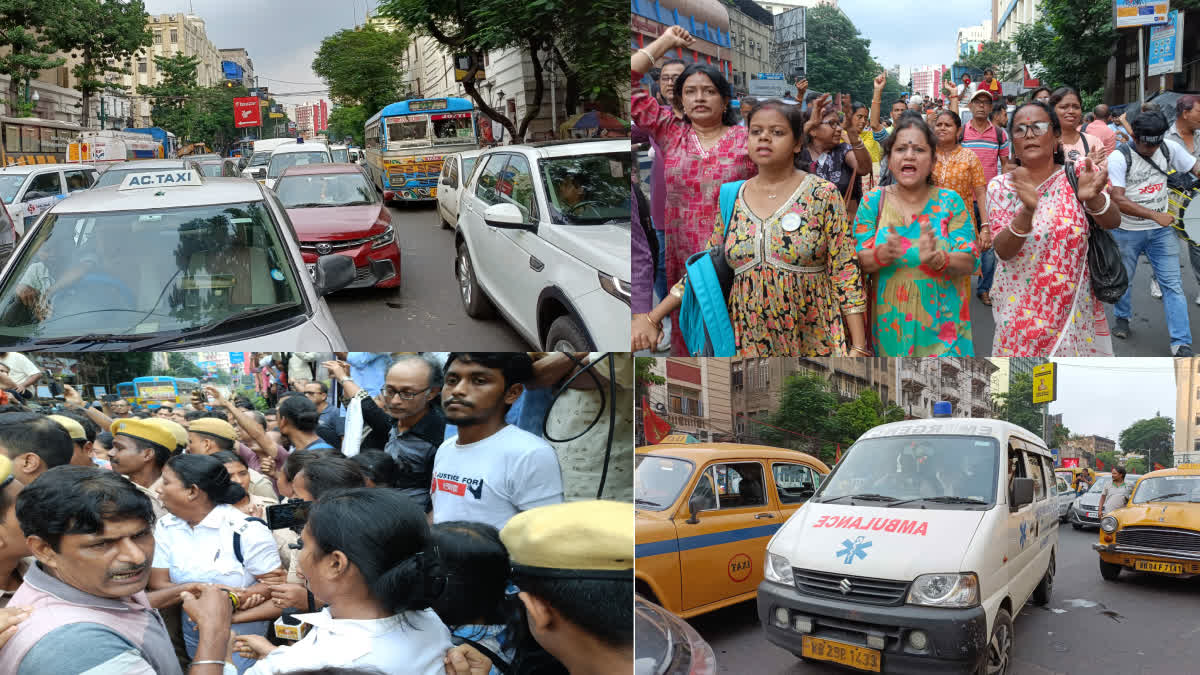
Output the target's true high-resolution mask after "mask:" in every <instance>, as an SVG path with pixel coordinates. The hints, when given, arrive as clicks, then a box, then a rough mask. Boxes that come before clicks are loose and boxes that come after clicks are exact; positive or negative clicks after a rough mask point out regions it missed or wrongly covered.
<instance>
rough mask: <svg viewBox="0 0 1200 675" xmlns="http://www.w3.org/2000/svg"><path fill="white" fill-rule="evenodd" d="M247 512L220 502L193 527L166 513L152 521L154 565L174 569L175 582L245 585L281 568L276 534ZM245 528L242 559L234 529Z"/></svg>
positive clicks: (253, 582)
mask: <svg viewBox="0 0 1200 675" xmlns="http://www.w3.org/2000/svg"><path fill="white" fill-rule="evenodd" d="M247 517H248V516H246V514H244V513H242V512H241V511H238V510H237V509H236V508H234V507H233V506H231V505H229V504H219V505H217V506H215V507H213V510H212V511H209V512H208V515H207V516H205V517H204V519H203V520H201V521H200V522H199V523H196V526H195V527H191V526H189V525H188V524H187V523H186V522H185V521H183V520H182V519H180V518H178V517H176V516H173V515H171V514H167V515H165V516H163V518H162V519H161V520H159V521H158V522H157V523H155V525H154V562H153V566H154V567H156V568H165V569H168V570H170V572H171V583H173V584H183V583H189V582H194V581H195V582H202V583H213V584H228V585H230V586H233V587H235V588H244V587H246V586H252V585H254V584H255V583H256V577H258V576H259V575H263V574H266V573H267V572H270V571H271V570H274V569H279V568H280V567H282V566H283V563H282V562H281V561H280V559H279V551H278V550H277V549H276V544H275V537H273V536H272V535H271V531H270V530H268V529H267V526H266V525H264V524H262V523H261V522H258V521H250V522H247V521H246V518H247ZM243 526H244V529H242V532H241V535H242V536H241V549H242V561H243V562H240V563H239V562H238V561H237V556H236V555H235V554H234V551H233V533H234V530H235V529H239V528H243Z"/></svg>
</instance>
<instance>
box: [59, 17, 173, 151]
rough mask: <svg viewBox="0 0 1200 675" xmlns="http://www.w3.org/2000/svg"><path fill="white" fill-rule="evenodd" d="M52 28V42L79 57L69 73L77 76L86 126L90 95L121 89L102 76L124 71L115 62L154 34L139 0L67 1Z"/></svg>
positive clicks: (128, 54) (138, 48) (138, 47)
mask: <svg viewBox="0 0 1200 675" xmlns="http://www.w3.org/2000/svg"><path fill="white" fill-rule="evenodd" d="M54 28H55V30H54V31H52V32H51V33H50V36H51V39H52V41H53V44H54V45H55V46H56V47H57V48H58V49H60V50H63V51H70V52H72V53H74V54H76V55H77V56H79V57H80V58H82V61H81V62H80V63H78V64H76V65H75V66H74V67H73V68H72V69H71V73H72V74H73V75H74V76H75V77H76V78H77V80H78V84H76V85H75V86H76V88H77V89H79V92H80V93H81V94H82V96H83V126H85V127H86V126H87V125H88V112H89V110H88V108H89V105H90V104H89V101H90V100H91V97H92V96H93V95H95V94H97V93H100V92H104V91H117V92H124V87H122V86H121V85H119V84H115V83H114V84H110V83H108V82H106V81H105V76H106V75H109V74H124V73H127V72H128V71H126V70H125V68H123V67H122V66H121V65H119V64H123V63H125V62H127V61H128V59H129V57H131V56H133V55H134V54H135V53H136V52H138V51H139V50H141V49H142V48H144V47H149V46H150V44H151V42H152V41H153V37H154V36H153V34H152V33H151V31H150V30H149V28H147V26H146V6H145V4H144V3H143V2H142V0H130V1H129V2H102V1H101V0H71V2H69V3H66V4H65V6H64V7H63V8H62V12H61V13H60V14H59V16H58V17H57V19H56V20H55V23H54ZM110 61H111V63H110Z"/></svg>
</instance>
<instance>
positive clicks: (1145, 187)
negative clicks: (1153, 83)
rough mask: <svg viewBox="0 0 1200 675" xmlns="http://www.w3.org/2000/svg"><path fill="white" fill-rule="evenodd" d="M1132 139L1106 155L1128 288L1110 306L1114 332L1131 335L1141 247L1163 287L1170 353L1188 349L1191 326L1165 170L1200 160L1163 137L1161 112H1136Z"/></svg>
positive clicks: (1191, 166)
mask: <svg viewBox="0 0 1200 675" xmlns="http://www.w3.org/2000/svg"><path fill="white" fill-rule="evenodd" d="M1132 130H1133V135H1134V144H1133V145H1132V146H1131V145H1124V146H1122V147H1121V148H1120V149H1119V150H1118V151H1117V152H1114V153H1113V154H1112V156H1110V157H1109V160H1108V176H1109V179H1110V180H1111V181H1112V199H1113V202H1114V203H1115V204H1116V205H1117V207H1118V208H1119V209H1120V210H1121V227H1120V228H1119V229H1116V230H1113V232H1112V234H1113V238H1114V239H1116V241H1117V245H1118V246H1120V248H1121V257H1122V259H1123V260H1124V262H1125V272H1126V274H1127V275H1128V276H1129V288H1127V289H1126V290H1125V295H1123V296H1121V299H1120V300H1119V301H1117V304H1116V305H1115V306H1114V307H1113V315H1114V316H1115V317H1116V325H1115V326H1114V327H1113V335H1114V336H1116V337H1118V338H1122V339H1124V338H1127V337H1129V333H1130V328H1129V319H1130V317H1132V316H1133V306H1132V299H1131V298H1132V291H1133V281H1134V279H1133V278H1134V273H1135V272H1136V271H1137V260H1138V256H1140V255H1141V254H1143V253H1145V254H1146V257H1147V258H1149V259H1150V265H1151V266H1152V267H1153V268H1154V278H1155V279H1156V280H1157V281H1158V285H1159V287H1160V288H1162V291H1163V311H1164V312H1165V313H1166V318H1167V332H1168V333H1169V334H1170V339H1171V353H1172V354H1173V355H1174V356H1180V357H1187V356H1191V355H1192V329H1191V325H1190V323H1189V321H1188V309H1187V299H1186V298H1185V297H1184V295H1183V284H1182V282H1181V280H1180V275H1179V264H1178V261H1179V238H1178V237H1176V236H1175V233H1174V232H1173V231H1172V229H1171V225H1172V223H1174V222H1175V217H1174V216H1172V215H1171V213H1170V211H1169V210H1168V208H1167V206H1168V204H1167V171H1168V170H1169V169H1170V168H1171V167H1174V168H1175V170H1176V171H1180V172H1188V171H1190V172H1193V173H1197V174H1200V162H1197V161H1196V158H1195V157H1193V156H1191V155H1190V154H1188V152H1187V150H1185V149H1184V148H1183V147H1182V146H1180V145H1179V144H1177V143H1174V142H1172V141H1169V140H1166V139H1165V138H1164V135H1165V134H1166V132H1167V118H1166V116H1165V115H1163V114H1162V113H1161V112H1158V111H1149V112H1143V113H1141V114H1139V115H1138V116H1137V117H1136V118H1135V119H1134V120H1133V124H1132Z"/></svg>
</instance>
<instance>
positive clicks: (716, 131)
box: [630, 26, 758, 354]
mask: <svg viewBox="0 0 1200 675" xmlns="http://www.w3.org/2000/svg"><path fill="white" fill-rule="evenodd" d="M692 42H693V38H692V36H691V35H689V34H688V33H687V31H685V30H684V29H683V28H680V27H679V26H672V27H671V28H669V29H667V31H665V32H664V33H663V35H662V36H660V37H659V38H658V39H657V40H655V41H654V42H652V43H651V44H649V45H648V46H647V47H646V48H645V49H641V50H638V51H637V52H636V53H634V55H633V57H632V58H631V64H630V68H631V70H632V84H633V96H632V100H631V104H632V105H631V107H632V114H633V121H634V123H635V124H637V125H638V126H639V127H641V128H643V129H645V130H646V131H647V132H648V133H649V134H650V135H651V136H652V137H653V138H654V142H655V143H657V144H658V147H659V148H660V149H661V151H662V154H663V161H664V164H665V168H666V188H667V208H666V220H667V222H666V227H665V234H666V254H667V265H666V268H667V270H666V271H667V285H668V286H671V285H674V284H675V283H676V282H677V281H679V280H680V279H681V278H682V277H683V272H684V263H686V262H687V259H688V258H689V257H690V256H691V255H693V254H695V253H698V252H700V251H703V250H705V249H707V248H708V239H709V237H710V236H712V232H713V223H714V222H716V221H717V219H718V218H720V207H719V205H718V197H719V194H720V190H721V185H722V184H723V183H729V182H732V181H735V180H742V179H746V178H750V177H751V176H753V175H755V174H756V173H757V172H758V170H757V169H756V168H755V166H754V163H753V162H751V161H750V156H749V153H748V152H747V150H746V140H747V134H746V128H745V127H741V126H738V125H737V124H736V123H735V117H734V114H733V112H732V111H731V110H730V109H729V99H730V97H731V91H730V87H729V83H728V82H727V81H726V80H725V78H724V77H723V76H722V75H721V73H720V71H719V70H717V69H716V68H715V67H713V66H710V65H707V64H701V63H693V64H691V65H690V66H688V67H687V68H686V69H685V70H684V71H683V73H682V74H681V75H680V76H679V79H677V80H676V81H675V101H676V104H677V105H678V106H679V107H680V108H681V109H682V111H683V116H682V117H676V116H675V112H674V110H673V109H672V108H668V107H665V106H661V105H659V103H658V101H656V100H654V97H653V96H651V95H650V92H649V91H647V90H646V89H645V87H643V86H642V84H641V78H642V76H643V74H644V73H645V72H646V71H648V70H649V69H650V68H651V67H652V66H653V64H654V61H656V60H657V59H658V58H660V57H661V56H662V55H663V54H665V53H666V52H667V51H668V50H670V49H674V48H683V47H688V46H690V45H691V44H692ZM678 319H679V317H678V314H677V313H676V314H675V315H673V316H672V321H673V322H674V323H675V330H673V331H672V334H671V342H672V350H671V351H672V352H674V353H676V354H686V353H687V351H686V349H687V348H686V346H685V345H684V341H683V334H682V332H681V331H680V330H679V326H678Z"/></svg>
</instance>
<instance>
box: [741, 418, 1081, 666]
mask: <svg viewBox="0 0 1200 675" xmlns="http://www.w3.org/2000/svg"><path fill="white" fill-rule="evenodd" d="M948 409H949V404H948V403H938V404H936V406H935V414H937V415H938V417H936V418H934V419H922V420H912V421H907V422H896V423H893V424H884V425H881V426H879V427H876V428H874V429H871V430H870V431H868V432H867V433H865V434H863V435H862V436H861V437H860V438H859V439H858V441H856V442H855V444H854V445H853V446H851V448H850V449H849V450H848V451H847V454H846V455H845V457H843V458H842V460H841V462H840V463H839V464H838V465H837V466H836V468H834V470H833V472H832V473H830V474H829V477H828V478H827V479H826V480H825V481H824V482H823V483H822V485H821V488H820V490H818V491H817V493H816V495H815V496H814V497H813V498H812V499H810V500H809V501H808V502H807V503H806V504H805V505H804V506H802V507H801V508H800V509H799V510H797V511H796V512H795V513H794V514H792V516H791V518H789V519H788V520H787V522H786V523H784V525H783V527H781V528H780V529H779V531H778V532H776V533H775V535H774V536H773V537H772V538H771V541H770V542H768V544H767V558H766V563H765V568H764V581H763V582H762V584H761V585H760V586H759V588H758V615H759V619H760V620H761V621H762V625H763V630H764V631H766V636H767V639H768V640H770V641H771V642H773V643H775V644H777V645H779V646H781V647H783V648H784V649H787V650H788V651H791V652H792V653H794V654H795V655H796V656H798V657H800V658H801V659H802V660H814V661H831V662H834V663H838V664H841V665H845V666H851V667H855V668H859V669H863V670H870V671H874V672H885V673H928V672H956V673H975V672H979V673H1003V672H1005V670H1006V669H1007V668H1006V664H1009V663H1011V658H1012V656H1011V653H1012V643H1013V623H1012V622H1013V617H1015V616H1016V615H1017V614H1018V613H1019V612H1020V611H1021V608H1022V607H1023V606H1024V605H1025V603H1026V602H1027V601H1029V600H1033V601H1034V602H1035V603H1038V604H1045V603H1046V602H1048V601H1049V599H1050V592H1051V589H1052V587H1053V583H1054V560H1055V551H1056V549H1057V547H1058V506H1057V502H1056V496H1055V489H1056V488H1055V481H1054V464H1053V460H1052V457H1051V455H1050V452H1049V451H1048V450H1046V447H1045V445H1044V444H1043V443H1042V441H1041V439H1039V438H1038V437H1037V436H1036V435H1035V434H1033V433H1030V432H1029V431H1027V430H1025V429H1023V428H1021V427H1019V426H1016V425H1014V424H1010V423H1008V422H1003V421H997V420H991V419H971V418H950V417H949V416H948V415H949V412H948Z"/></svg>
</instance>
